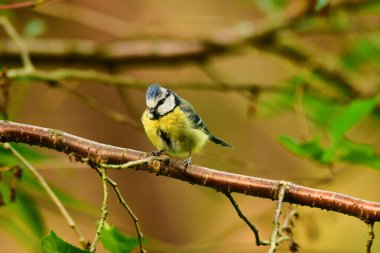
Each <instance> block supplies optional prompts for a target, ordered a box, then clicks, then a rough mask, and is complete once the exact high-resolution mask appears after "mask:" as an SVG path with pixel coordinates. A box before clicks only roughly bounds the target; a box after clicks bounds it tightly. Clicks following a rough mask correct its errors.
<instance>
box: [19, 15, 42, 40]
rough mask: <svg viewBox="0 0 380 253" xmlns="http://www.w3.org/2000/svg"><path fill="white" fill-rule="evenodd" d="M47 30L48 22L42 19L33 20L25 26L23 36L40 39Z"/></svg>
mask: <svg viewBox="0 0 380 253" xmlns="http://www.w3.org/2000/svg"><path fill="white" fill-rule="evenodd" d="M46 30H47V25H46V22H45V21H44V20H43V19H40V18H32V19H31V20H29V21H28V22H27V23H26V25H25V26H24V30H23V32H22V34H23V35H24V36H25V37H31V38H34V37H38V36H41V35H42V34H43V33H44V32H46Z"/></svg>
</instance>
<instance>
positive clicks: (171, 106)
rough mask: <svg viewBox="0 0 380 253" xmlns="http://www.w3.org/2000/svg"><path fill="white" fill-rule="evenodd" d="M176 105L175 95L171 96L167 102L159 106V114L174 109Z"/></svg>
mask: <svg viewBox="0 0 380 253" xmlns="http://www.w3.org/2000/svg"><path fill="white" fill-rule="evenodd" d="M174 107H175V98H174V96H173V95H171V96H169V97H168V98H167V99H166V100H165V102H164V103H163V104H162V105H160V106H159V107H158V108H157V112H158V114H159V115H164V114H166V113H168V112H170V111H172V110H173V109H174Z"/></svg>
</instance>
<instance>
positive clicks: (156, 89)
mask: <svg viewBox="0 0 380 253" xmlns="http://www.w3.org/2000/svg"><path fill="white" fill-rule="evenodd" d="M161 95H162V89H161V86H160V85H159V84H157V83H155V84H152V85H150V86H149V87H148V90H147V91H146V98H147V99H151V98H156V97H159V96H161Z"/></svg>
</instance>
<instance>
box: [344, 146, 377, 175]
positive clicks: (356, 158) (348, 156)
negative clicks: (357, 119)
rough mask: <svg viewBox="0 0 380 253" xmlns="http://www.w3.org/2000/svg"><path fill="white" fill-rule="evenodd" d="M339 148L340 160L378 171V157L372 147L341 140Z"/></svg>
mask: <svg viewBox="0 0 380 253" xmlns="http://www.w3.org/2000/svg"><path fill="white" fill-rule="evenodd" d="M339 148H340V151H341V154H340V160H342V161H345V162H349V163H352V164H357V165H365V166H368V167H371V168H374V169H377V170H380V155H379V154H377V153H376V152H375V150H374V147H373V146H370V145H367V144H359V143H355V142H353V141H350V140H343V141H341V143H340V147H339Z"/></svg>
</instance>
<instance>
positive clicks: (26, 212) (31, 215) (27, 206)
mask: <svg viewBox="0 0 380 253" xmlns="http://www.w3.org/2000/svg"><path fill="white" fill-rule="evenodd" d="M9 207H10V208H11V210H12V213H13V214H14V215H17V217H18V218H20V219H21V220H22V221H23V223H24V224H25V225H26V226H27V227H28V228H29V229H30V230H31V232H32V233H33V234H34V235H35V236H37V238H39V239H41V238H42V237H43V235H44V233H45V223H44V220H43V218H42V215H41V213H40V210H39V209H38V208H37V205H36V203H35V202H34V201H33V199H32V198H31V197H29V196H28V195H27V194H26V193H24V192H23V191H21V190H17V193H16V201H15V202H14V203H12V204H10V206H9Z"/></svg>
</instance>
